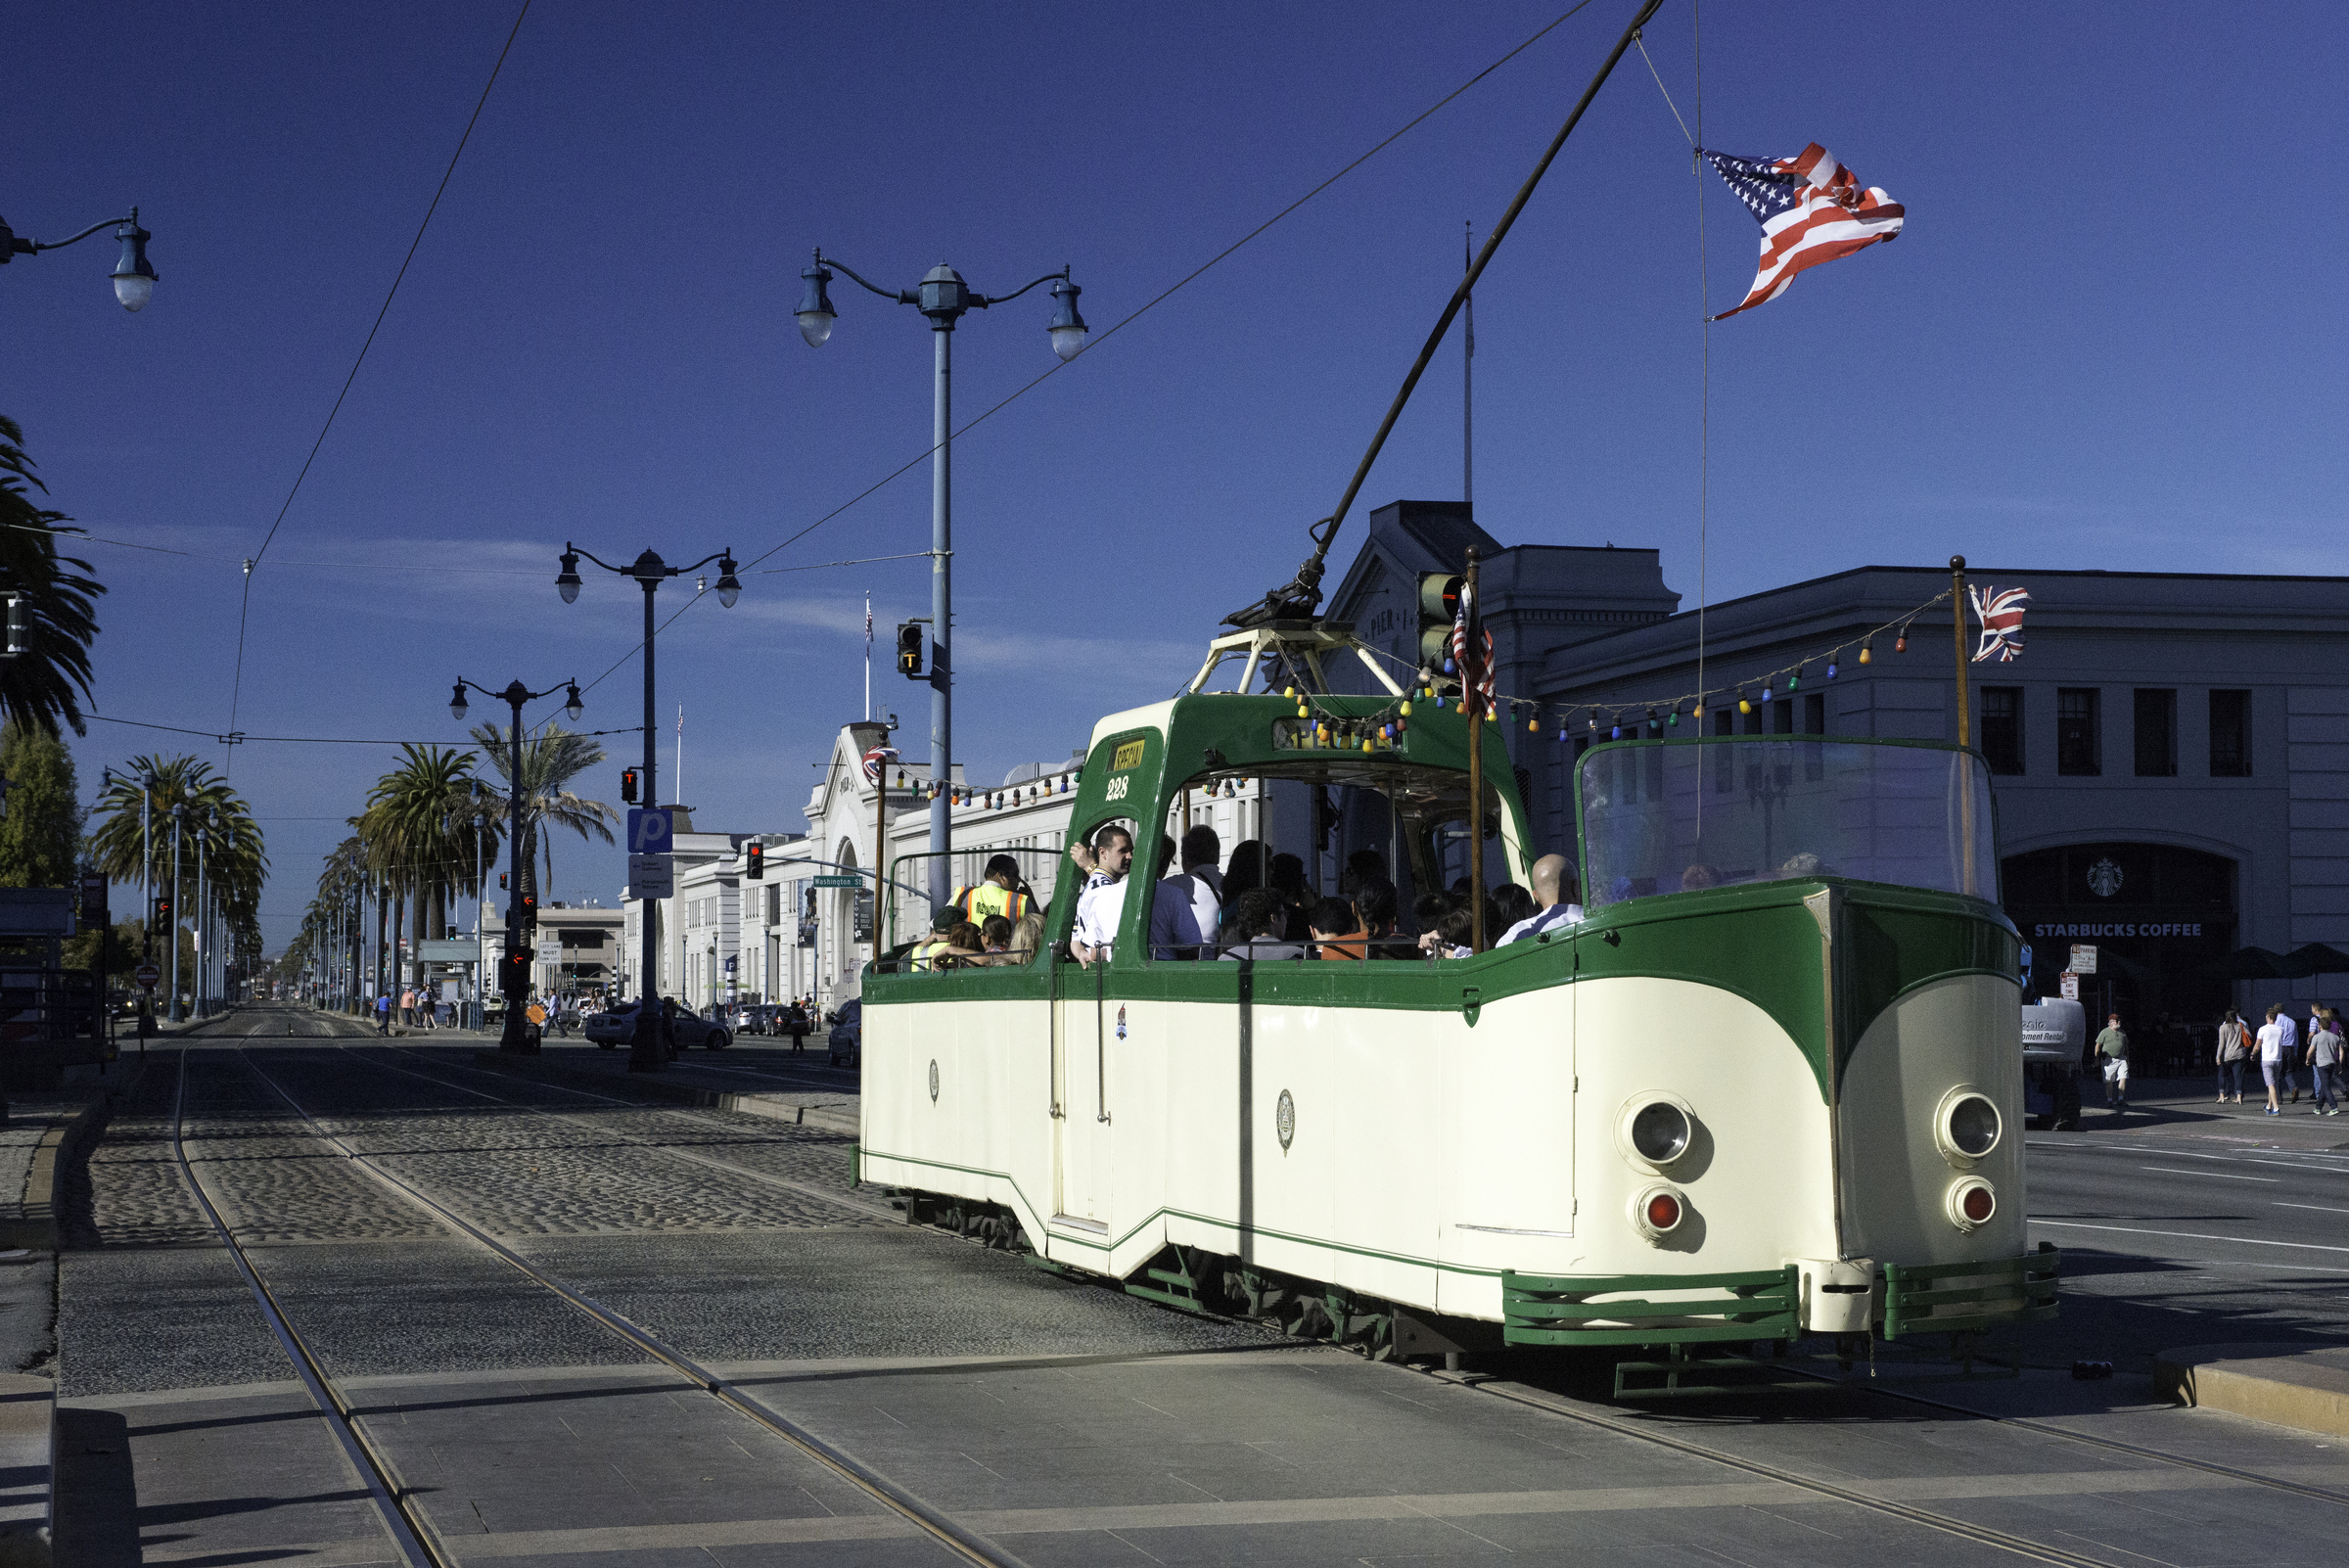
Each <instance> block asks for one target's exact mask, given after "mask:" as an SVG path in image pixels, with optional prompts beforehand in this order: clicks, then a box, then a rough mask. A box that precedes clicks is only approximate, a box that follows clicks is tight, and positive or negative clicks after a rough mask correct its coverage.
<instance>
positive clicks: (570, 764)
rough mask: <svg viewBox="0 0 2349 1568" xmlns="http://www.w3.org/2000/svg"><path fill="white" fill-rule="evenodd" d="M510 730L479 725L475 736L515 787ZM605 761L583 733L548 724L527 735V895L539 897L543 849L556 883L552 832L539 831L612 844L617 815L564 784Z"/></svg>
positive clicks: (522, 825)
mask: <svg viewBox="0 0 2349 1568" xmlns="http://www.w3.org/2000/svg"><path fill="white" fill-rule="evenodd" d="M511 735H512V731H511V730H509V729H508V728H507V727H506V726H505V725H503V724H479V725H476V726H475V727H474V731H473V738H474V739H475V740H477V741H479V742H481V744H482V749H483V750H484V752H486V753H488V755H489V762H490V765H491V766H493V767H495V768H496V769H497V774H498V777H500V778H502V779H505V780H506V783H507V786H508V788H511V787H512V786H513V783H514V780H513V777H512V771H511V770H512V765H513V763H512V758H511V756H510V753H509V750H508V748H509V746H510V744H511ZM603 760H604V749H603V748H602V747H601V746H598V745H597V744H596V743H595V742H594V741H592V740H589V739H588V738H587V737H586V736H584V735H574V734H572V733H571V732H570V731H569V730H567V729H565V728H563V726H562V725H560V724H549V725H548V726H547V727H546V732H545V733H544V734H542V735H535V736H533V735H530V734H528V733H527V732H526V733H525V734H524V736H523V739H522V814H521V821H520V822H519V823H518V824H516V829H515V831H517V832H518V833H520V835H521V839H522V887H521V889H520V890H519V891H520V892H521V893H522V894H523V895H524V896H525V897H528V898H530V899H535V898H536V896H537V893H538V868H537V860H538V855H539V853H540V848H541V846H542V845H543V846H544V848H545V853H546V856H547V860H546V864H547V879H548V881H549V882H552V881H553V879H554V846H553V843H552V840H553V834H551V833H548V834H544V835H541V833H540V832H539V829H540V828H541V827H546V828H569V829H571V830H572V831H573V832H574V833H576V834H577V835H578V836H579V837H580V838H582V839H585V838H587V837H589V836H590V835H591V834H592V835H593V836H595V837H597V838H601V839H602V840H603V841H604V842H605V843H606V844H610V843H612V842H613V838H612V824H613V823H615V822H617V821H619V820H620V813H619V812H617V811H615V810H613V809H612V807H609V806H606V805H605V804H604V803H603V802H601V801H590V800H588V799H586V798H585V797H583V796H579V795H575V794H573V793H572V792H571V791H570V790H567V789H565V788H564V787H563V786H564V785H566V784H568V783H570V782H571V781H572V780H573V779H574V778H576V777H577V776H578V775H579V774H580V773H583V772H585V771H586V770H587V769H588V768H590V767H593V766H594V765H595V764H596V763H598V762H600V761H603Z"/></svg>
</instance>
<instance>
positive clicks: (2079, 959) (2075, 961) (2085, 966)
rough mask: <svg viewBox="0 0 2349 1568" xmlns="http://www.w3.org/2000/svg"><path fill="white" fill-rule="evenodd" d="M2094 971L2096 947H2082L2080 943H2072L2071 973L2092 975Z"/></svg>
mask: <svg viewBox="0 0 2349 1568" xmlns="http://www.w3.org/2000/svg"><path fill="white" fill-rule="evenodd" d="M2072 973H2073V974H2075V975H2093V974H2095V973H2096V948H2094V947H2084V946H2082V945H2080V944H2078V943H2074V944H2073V945H2072Z"/></svg>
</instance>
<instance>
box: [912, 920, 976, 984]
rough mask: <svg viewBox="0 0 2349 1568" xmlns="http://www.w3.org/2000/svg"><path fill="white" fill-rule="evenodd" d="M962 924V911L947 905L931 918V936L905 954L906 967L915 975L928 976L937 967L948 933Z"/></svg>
mask: <svg viewBox="0 0 2349 1568" xmlns="http://www.w3.org/2000/svg"><path fill="white" fill-rule="evenodd" d="M961 924H962V911H961V910H960V909H957V908H955V907H954V906H953V905H952V904H948V905H946V906H945V907H944V908H943V909H940V910H939V911H938V912H936V913H935V914H933V915H931V917H930V935H928V936H927V937H924V938H923V939H922V940H921V941H919V942H917V943H915V944H914V945H913V947H912V950H911V951H909V952H907V953H906V954H905V967H906V968H907V969H908V970H911V971H912V972H913V973H915V974H927V973H929V972H930V971H931V970H932V969H934V968H936V967H937V958H938V955H939V953H940V952H941V951H942V950H944V948H945V947H946V946H947V945H948V943H947V933H949V932H951V931H952V930H953V929H954V928H955V927H956V926H958V925H961Z"/></svg>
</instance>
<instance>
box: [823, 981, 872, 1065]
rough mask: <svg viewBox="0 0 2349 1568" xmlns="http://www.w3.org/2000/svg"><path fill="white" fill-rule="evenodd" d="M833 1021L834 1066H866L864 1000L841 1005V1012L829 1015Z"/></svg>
mask: <svg viewBox="0 0 2349 1568" xmlns="http://www.w3.org/2000/svg"><path fill="white" fill-rule="evenodd" d="M828 1016H829V1017H830V1019H831V1020H832V1038H831V1040H830V1044H831V1047H832V1065H833V1066H834V1067H861V1066H863V1065H864V998H863V997H861V996H859V997H857V998H856V999H855V1000H853V1001H845V1002H842V1003H841V1004H840V1007H839V1010H838V1011H836V1012H833V1013H831V1014H829V1015H828Z"/></svg>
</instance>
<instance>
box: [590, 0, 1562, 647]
mask: <svg viewBox="0 0 2349 1568" xmlns="http://www.w3.org/2000/svg"><path fill="white" fill-rule="evenodd" d="M1590 3H1591V0H1576V3H1575V4H1574V5H1571V6H1569V7H1567V8H1566V9H1565V10H1564V11H1562V12H1560V13H1559V14H1558V16H1557V17H1556V18H1554V19H1553V20H1551V21H1550V22H1548V23H1544V24H1543V26H1541V27H1539V28H1537V29H1536V30H1535V31H1534V33H1533V34H1532V36H1530V37H1528V38H1527V39H1526V40H1525V41H1524V42H1523V43H1521V44H1519V45H1517V47H1515V48H1514V49H1511V50H1510V51H1509V52H1508V53H1507V54H1504V55H1502V56H1501V57H1500V58H1499V59H1497V60H1496V61H1494V62H1493V63H1492V64H1491V65H1489V66H1487V67H1486V68H1485V69H1482V70H1480V71H1478V72H1477V73H1476V74H1475V75H1473V76H1471V77H1469V78H1468V79H1467V80H1466V81H1464V82H1462V83H1460V84H1459V85H1458V86H1457V87H1454V88H1453V89H1452V90H1451V92H1448V93H1446V94H1445V95H1444V96H1443V97H1441V98H1439V99H1437V100H1436V101H1435V102H1434V103H1432V104H1430V105H1429V106H1428V107H1427V108H1425V109H1423V110H1421V111H1420V112H1419V113H1418V114H1417V115H1413V116H1411V118H1409V119H1407V120H1405V122H1404V123H1403V124H1402V125H1400V126H1398V127H1397V128H1396V129H1395V130H1393V131H1392V132H1390V133H1389V134H1388V135H1387V136H1386V137H1385V138H1384V139H1382V140H1381V141H1379V142H1378V143H1377V144H1376V145H1374V146H1373V147H1371V148H1370V150H1369V151H1368V152H1365V153H1363V154H1362V155H1361V156H1360V157H1359V158H1357V159H1355V160H1354V161H1352V162H1350V163H1348V164H1346V166H1345V167H1343V168H1341V169H1339V170H1338V171H1337V172H1336V173H1335V174H1332V175H1330V176H1329V178H1327V179H1325V180H1323V181H1322V182H1321V183H1320V184H1318V185H1316V186H1314V187H1313V189H1312V190H1310V191H1307V192H1306V193H1305V194H1304V195H1303V196H1300V197H1299V198H1297V200H1295V201H1294V202H1291V203H1290V204H1289V205H1288V206H1286V207H1284V208H1281V209H1280V210H1279V211H1277V212H1275V213H1273V214H1272V215H1271V216H1270V217H1268V218H1267V219H1265V221H1264V222H1262V223H1259V224H1258V225H1257V226H1256V227H1255V228H1253V229H1250V230H1249V231H1248V232H1247V233H1246V234H1243V235H1241V236H1240V237H1239V238H1238V239H1236V240H1234V241H1232V242H1231V243H1230V244H1229V245H1227V246H1225V247H1224V248H1223V249H1222V250H1221V251H1218V252H1217V253H1216V254H1214V255H1212V256H1209V257H1208V258H1207V259H1206V260H1205V261H1203V262H1201V263H1200V264H1199V265H1198V266H1196V267H1194V268H1192V269H1191V270H1190V271H1189V272H1187V273H1184V274H1183V275H1182V276H1181V277H1180V278H1177V279H1176V280H1175V281H1174V283H1172V284H1170V285H1168V286H1167V287H1166V288H1165V289H1163V290H1161V291H1160V292H1159V293H1158V294H1157V295H1155V296H1153V297H1152V298H1151V299H1150V300H1147V301H1145V302H1144V303H1143V304H1142V305H1141V306H1140V307H1139V308H1137V309H1135V310H1133V311H1132V312H1130V313H1129V314H1128V315H1126V316H1124V317H1123V318H1121V319H1120V320H1119V321H1118V322H1117V323H1116V324H1115V325H1113V326H1111V327H1109V328H1108V329H1106V330H1105V331H1104V332H1103V333H1102V334H1101V336H1100V337H1098V338H1096V339H1094V340H1093V341H1092V342H1091V343H1089V344H1087V345H1085V346H1084V350H1083V352H1081V353H1079V354H1078V356H1077V359H1082V358H1083V357H1084V355H1085V354H1086V353H1090V352H1092V351H1093V350H1094V349H1096V348H1098V347H1099V346H1101V345H1102V344H1105V343H1107V342H1108V341H1109V340H1110V339H1111V338H1114V337H1116V336H1117V335H1118V334H1119V333H1121V332H1123V331H1125V330H1126V329H1127V328H1128V327H1130V326H1132V325H1133V324H1134V323H1135V322H1136V321H1139V320H1140V319H1141V318H1142V317H1143V316H1145V315H1147V314H1149V313H1150V312H1151V311H1152V310H1155V309H1157V308H1158V307H1159V306H1160V305H1162V304H1164V303H1165V302H1166V301H1167V300H1170V299H1173V298H1174V296H1175V295H1176V294H1177V293H1179V292H1180V291H1182V290H1183V289H1185V288H1187V287H1189V286H1190V285H1191V284H1192V283H1195V282H1197V281H1198V279H1199V278H1200V277H1202V276H1203V275H1204V274H1206V273H1207V272H1208V271H1209V270H1210V269H1211V268H1213V267H1215V266H1216V265H1217V264H1218V263H1220V262H1221V261H1223V260H1225V259H1226V258H1228V257H1229V256H1231V255H1232V254H1234V253H1236V252H1238V251H1239V250H1240V249H1241V248H1242V247H1243V246H1246V245H1247V244H1248V243H1249V242H1251V241H1253V240H1255V239H1256V238H1257V237H1258V236H1260V235H1262V234H1263V233H1264V232H1265V231H1266V230H1267V229H1269V228H1271V227H1272V226H1273V225H1274V224H1275V223H1278V222H1280V221H1281V219H1283V218H1285V217H1287V216H1288V215H1289V214H1290V213H1292V212H1294V211H1296V210H1297V209H1298V208H1301V207H1303V206H1305V204H1306V203H1308V202H1310V201H1312V200H1313V198H1314V197H1316V196H1319V195H1320V194H1321V193H1322V192H1323V191H1326V190H1328V189H1329V188H1330V187H1331V186H1333V185H1335V184H1337V183H1338V181H1340V180H1342V179H1344V178H1345V177H1346V176H1347V175H1349V174H1351V173H1353V172H1354V171H1355V170H1356V169H1358V168H1359V167H1361V166H1362V165H1363V164H1364V163H1367V162H1368V161H1370V160H1371V159H1373V158H1376V157H1377V156H1378V155H1379V154H1380V153H1383V152H1385V151H1386V150H1387V149H1388V148H1389V147H1391V146H1393V145H1394V144H1395V143H1396V142H1398V141H1400V140H1402V139H1403V137H1404V136H1405V135H1407V134H1408V133H1409V132H1411V131H1412V130H1415V129H1416V128H1418V126H1419V124H1420V123H1421V121H1423V120H1425V119H1427V118H1428V117H1429V116H1430V115H1434V114H1435V113H1436V112H1437V111H1438V110H1440V109H1442V108H1444V107H1445V106H1446V105H1447V104H1450V103H1451V101H1452V100H1453V99H1455V98H1457V97H1459V96H1460V95H1461V94H1462V93H1464V92H1466V91H1467V90H1468V89H1469V88H1471V87H1473V86H1475V85H1476V84H1477V83H1478V82H1480V81H1483V80H1484V79H1485V78H1486V77H1487V76H1490V75H1492V74H1493V72H1495V71H1497V70H1498V69H1500V68H1501V67H1503V66H1505V65H1507V64H1508V63H1509V62H1510V61H1512V60H1514V59H1516V58H1517V57H1518V56H1519V55H1521V54H1524V53H1525V52H1526V51H1527V50H1528V49H1531V48H1532V47H1533V46H1534V45H1535V44H1537V43H1540V42H1541V41H1542V40H1543V38H1545V37H1547V36H1548V35H1549V34H1550V33H1551V32H1553V31H1555V30H1556V29H1557V28H1558V27H1559V26H1560V25H1561V24H1563V23H1566V22H1567V21H1568V20H1570V19H1571V18H1572V17H1574V15H1575V14H1576V13H1577V12H1580V11H1582V10H1583V9H1585V8H1586V7H1588V6H1589V4H1590ZM1076 362H1077V360H1076V359H1071V360H1064V361H1062V362H1061V363H1059V364H1056V365H1053V366H1052V367H1051V368H1050V369H1048V370H1046V371H1044V372H1043V373H1042V374H1041V375H1039V376H1037V377H1036V379H1035V380H1033V381H1031V382H1029V383H1028V384H1027V385H1025V386H1023V387H1020V388H1018V389H1017V390H1015V391H1014V392H1012V393H1011V394H1010V395H1009V396H1007V397H1005V398H1003V399H1002V401H1000V402H998V403H995V404H994V405H993V406H991V407H990V408H988V409H987V410H986V411H985V412H983V413H981V414H979V415H978V416H977V417H976V418H974V419H972V420H971V421H970V422H969V423H967V424H965V425H963V426H961V427H960V428H959V429H956V430H954V431H951V432H949V433H948V434H947V437H946V440H947V441H948V442H951V441H954V440H956V439H959V438H961V437H964V436H967V435H969V434H970V433H971V432H972V431H974V430H976V429H977V428H978V427H979V426H981V425H984V424H985V423H987V422H988V421H989V420H990V419H992V418H994V416H995V415H997V414H999V413H1001V412H1002V411H1003V410H1004V409H1006V408H1009V407H1010V406H1011V405H1012V404H1013V403H1016V402H1018V401H1019V400H1020V399H1021V398H1023V397H1025V396H1027V395H1028V394H1029V393H1030V392H1034V391H1035V390H1036V388H1038V387H1040V386H1042V385H1043V384H1044V383H1045V382H1047V381H1049V380H1051V379H1052V378H1053V377H1054V376H1057V375H1059V374H1060V373H1061V372H1062V371H1063V370H1066V369H1067V368H1068V367H1069V366H1070V365H1072V364H1075V363H1076ZM937 451H938V445H937V444H933V445H931V446H928V447H925V448H924V449H923V450H921V451H919V452H917V453H915V454H914V455H913V456H912V457H910V458H907V459H906V460H905V461H904V462H903V463H900V464H899V465H898V467H896V468H894V469H891V470H890V471H889V472H888V473H887V474H884V475H882V476H881V478H879V479H878V480H875V481H874V482H873V483H872V484H868V485H866V486H865V487H864V488H863V489H861V490H858V491H857V492H856V493H855V494H854V495H852V496H850V497H849V498H848V499H847V500H845V501H843V502H841V503H840V505H838V506H836V507H834V508H833V509H832V510H831V511H829V512H826V513H825V514H824V515H823V516H822V517H819V518H817V519H816V520H815V521H814V522H812V523H810V524H808V525H807V526H806V528H804V529H802V530H799V531H798V532H797V533H794V534H792V535H791V536H790V537H789V538H786V539H784V540H783V541H782V542H781V543H779V544H776V545H774V546H772V547H771V548H769V549H766V550H763V551H761V552H760V554H758V555H756V556H753V557H752V558H751V559H750V560H749V561H748V562H745V563H744V564H743V567H742V568H741V570H742V571H745V572H747V571H749V570H751V569H752V568H753V567H756V566H758V565H759V563H760V562H761V561H764V560H766V559H767V558H768V557H769V556H772V555H775V554H776V553H778V552H779V551H782V550H786V549H789V548H790V547H791V546H792V545H794V544H796V543H798V542H799V541H800V540H802V539H804V538H806V536H807V535H808V534H810V533H813V532H814V531H815V530H817V529H820V528H822V527H823V526H824V525H825V524H827V523H829V522H831V521H832V520H833V519H834V518H836V517H839V516H840V515H841V514H842V513H844V512H846V511H848V510H849V509H850V508H852V507H853V506H855V505H856V504H857V503H858V502H860V501H862V500H864V499H865V497H867V496H869V495H871V494H873V493H874V492H875V491H877V490H880V489H882V488H883V487H885V486H886V485H888V484H891V483H893V482H894V481H896V480H898V479H899V478H901V477H903V476H904V475H905V474H908V473H910V472H911V471H913V470H914V469H916V468H919V467H920V466H921V465H922V464H923V463H925V462H927V461H928V460H929V459H930V458H931V457H932V456H934V455H935V454H936V453H937ZM913 553H914V554H916V555H928V554H929V553H930V552H929V551H927V550H917V551H915V552H913ZM883 559H899V558H896V557H885V558H883ZM793 570H799V569H795V568H789V567H784V568H769V569H768V571H770V572H773V571H793ZM700 599H701V596H700V595H698V594H697V595H695V596H694V598H692V599H690V600H688V601H686V603H685V604H683V605H681V606H680V607H678V610H677V614H676V615H673V616H670V617H669V618H668V620H667V621H664V622H663V623H661V624H660V626H658V627H657V628H655V630H656V635H657V634H658V633H659V632H661V631H666V630H668V628H669V627H670V626H671V625H673V624H675V623H676V621H677V617H678V616H682V615H683V614H684V613H685V612H686V611H688V610H690V609H692V608H693V607H694V605H695V604H698V603H699V602H700ZM643 648H644V644H643V643H642V642H639V643H637V644H636V645H635V646H634V647H633V648H630V649H629V650H628V651H627V652H626V653H625V654H622V656H621V657H620V659H619V660H618V661H617V662H616V663H615V664H614V665H613V666H612V668H611V669H607V670H605V671H604V672H603V673H602V674H600V675H598V676H596V677H595V679H593V680H591V681H589V682H587V684H586V685H584V686H582V687H580V688H579V689H580V690H581V691H592V690H593V689H595V688H596V687H597V686H600V685H602V684H603V683H604V682H605V681H606V680H608V679H609V678H611V676H612V674H613V673H614V672H615V671H617V670H618V669H620V668H621V666H622V665H624V664H626V663H627V662H628V661H629V660H631V659H634V658H635V657H636V655H637V654H638V653H639V652H641V651H642V650H643Z"/></svg>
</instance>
